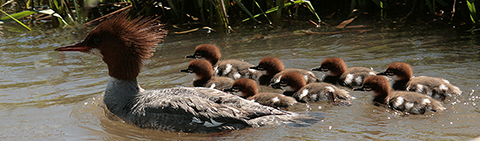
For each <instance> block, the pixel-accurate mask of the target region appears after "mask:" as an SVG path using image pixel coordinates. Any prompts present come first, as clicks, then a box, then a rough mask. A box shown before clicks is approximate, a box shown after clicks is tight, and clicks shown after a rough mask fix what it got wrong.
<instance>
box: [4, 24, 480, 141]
mask: <svg viewBox="0 0 480 141" xmlns="http://www.w3.org/2000/svg"><path fill="white" fill-rule="evenodd" d="M314 30H315V29H314ZM299 33H302V32H298V31H294V30H287V29H284V30H276V31H266V32H258V33H255V32H250V33H236V34H230V35H224V34H220V33H214V34H210V35H206V34H201V33H199V34H190V35H169V36H168V37H167V39H166V41H165V43H164V44H162V45H160V46H159V47H158V48H157V52H156V54H155V56H153V57H152V59H150V60H149V61H147V62H146V63H145V67H144V68H143V70H142V73H141V74H140V76H139V78H138V80H139V83H140V85H141V86H142V87H143V88H145V89H159V88H170V87H175V86H192V79H193V78H192V77H191V76H189V75H187V74H184V73H179V69H182V68H186V66H187V64H188V62H189V61H190V59H185V58H184V56H185V55H187V54H191V53H193V50H194V48H195V46H196V45H198V44H203V43H212V44H216V45H218V46H219V47H220V49H221V51H222V59H231V58H235V59H242V60H244V61H246V62H250V63H252V64H257V63H258V61H259V60H260V59H262V58H263V57H265V56H275V57H278V58H280V59H281V60H282V61H283V63H284V65H285V66H286V67H288V68H303V69H310V68H312V67H315V66H318V65H319V64H320V62H321V61H322V60H323V59H324V58H326V57H341V58H343V59H344V60H345V61H346V62H347V65H348V66H349V67H352V66H365V67H371V68H373V69H374V70H377V71H382V70H384V69H385V68H386V66H387V65H388V64H390V63H392V62H397V61H401V62H407V63H409V64H411V65H412V67H413V70H414V75H416V76H419V75H426V76H435V77H443V78H445V79H448V80H450V82H451V83H453V84H454V85H457V86H458V87H459V88H460V89H461V90H462V91H463V94H462V95H461V96H459V97H456V98H451V99H448V100H447V101H445V102H443V105H444V106H446V107H447V111H444V112H439V113H426V114H425V115H405V114H404V113H399V112H395V111H393V110H388V109H385V108H383V107H376V106H373V105H372V104H371V100H372V94H371V93H368V92H358V91H351V90H348V91H350V93H351V95H353V96H355V97H357V99H356V100H354V101H353V102H352V104H353V106H350V107H345V106H332V105H331V104H329V103H327V102H319V103H309V104H300V105H297V106H295V107H293V108H290V109H288V110H291V111H295V112H309V113H316V114H318V113H320V114H321V116H322V117H325V118H324V119H323V120H322V121H321V122H318V123H316V124H314V125H312V126H309V127H289V126H271V127H261V128H248V129H244V130H237V131H231V132H223V133H216V134H186V133H172V132H161V131H155V130H145V129H139V128H137V127H134V126H132V125H129V124H125V123H122V122H121V121H118V120H115V119H114V118H109V117H110V116H109V114H108V113H106V112H105V110H104V104H103V102H102V94H103V92H104V89H105V86H106V84H107V79H108V75H107V72H108V71H107V68H106V64H104V63H103V62H102V60H101V59H100V58H96V57H94V56H90V55H87V54H83V53H79V52H54V51H53V50H54V49H55V48H57V47H59V46H62V45H68V44H71V43H74V42H77V41H79V40H80V39H82V37H83V36H84V35H85V34H84V33H77V32H76V31H74V30H73V29H65V30H58V29H52V30H46V31H33V32H30V33H22V34H18V33H5V34H3V36H1V37H0V51H1V56H0V59H1V61H0V74H1V75H0V118H1V119H2V120H1V121H0V125H2V126H0V140H5V139H8V140H37V139H41V140H52V139H53V140H73V139H75V140H87V139H94V140H98V139H99V140H126V139H128V140H130V139H134V140H137V139H139V140H143V139H153V140H160V139H172V140H200V139H203V140H226V139H236V140H275V139H287V140H358V139H360V140H370V139H372V140H469V139H473V138H475V137H478V136H480V128H479V126H480V110H479V109H478V106H477V104H480V100H479V96H480V94H479V90H480V89H479V84H480V73H479V71H480V37H479V36H475V35H469V36H466V35H463V34H458V33H456V32H455V31H453V30H450V29H442V30H440V29H431V28H428V27H423V28H405V29H396V30H384V29H373V30H371V31H366V32H359V31H352V32H336V33H329V34H324V33H322V34H310V35H304V34H299ZM317 75H318V76H319V77H321V76H322V74H321V73H317ZM262 90H269V89H267V88H262Z"/></svg>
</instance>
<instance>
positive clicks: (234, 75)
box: [233, 72, 242, 79]
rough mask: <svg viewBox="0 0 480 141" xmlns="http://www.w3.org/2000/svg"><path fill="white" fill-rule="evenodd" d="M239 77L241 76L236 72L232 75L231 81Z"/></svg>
mask: <svg viewBox="0 0 480 141" xmlns="http://www.w3.org/2000/svg"><path fill="white" fill-rule="evenodd" d="M240 77H242V75H241V74H240V73H238V72H236V73H234V74H233V79H239V78H240Z"/></svg>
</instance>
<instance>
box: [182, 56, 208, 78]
mask: <svg viewBox="0 0 480 141" xmlns="http://www.w3.org/2000/svg"><path fill="white" fill-rule="evenodd" d="M180 72H187V73H195V76H196V77H197V78H196V79H198V80H203V79H210V78H211V77H212V76H213V67H212V64H210V62H208V61H206V60H200V59H195V60H192V61H190V64H188V68H187V69H181V70H180Z"/></svg>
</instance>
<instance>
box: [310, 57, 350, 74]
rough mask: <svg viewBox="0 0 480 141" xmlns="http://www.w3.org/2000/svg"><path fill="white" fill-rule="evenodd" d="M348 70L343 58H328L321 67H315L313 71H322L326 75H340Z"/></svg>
mask: <svg viewBox="0 0 480 141" xmlns="http://www.w3.org/2000/svg"><path fill="white" fill-rule="evenodd" d="M346 70H347V65H346V64H345V61H343V59H342V58H337V57H331V58H326V59H324V60H323V61H322V63H321V64H320V67H317V68H313V69H312V71H321V72H323V73H324V74H325V75H326V76H340V75H342V74H343V73H344V72H345V71H346Z"/></svg>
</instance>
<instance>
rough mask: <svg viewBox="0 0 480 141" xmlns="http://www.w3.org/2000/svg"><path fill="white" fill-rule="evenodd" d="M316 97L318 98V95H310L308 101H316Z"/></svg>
mask: <svg viewBox="0 0 480 141" xmlns="http://www.w3.org/2000/svg"><path fill="white" fill-rule="evenodd" d="M317 97H318V95H316V94H312V95H311V96H310V99H312V100H317Z"/></svg>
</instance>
